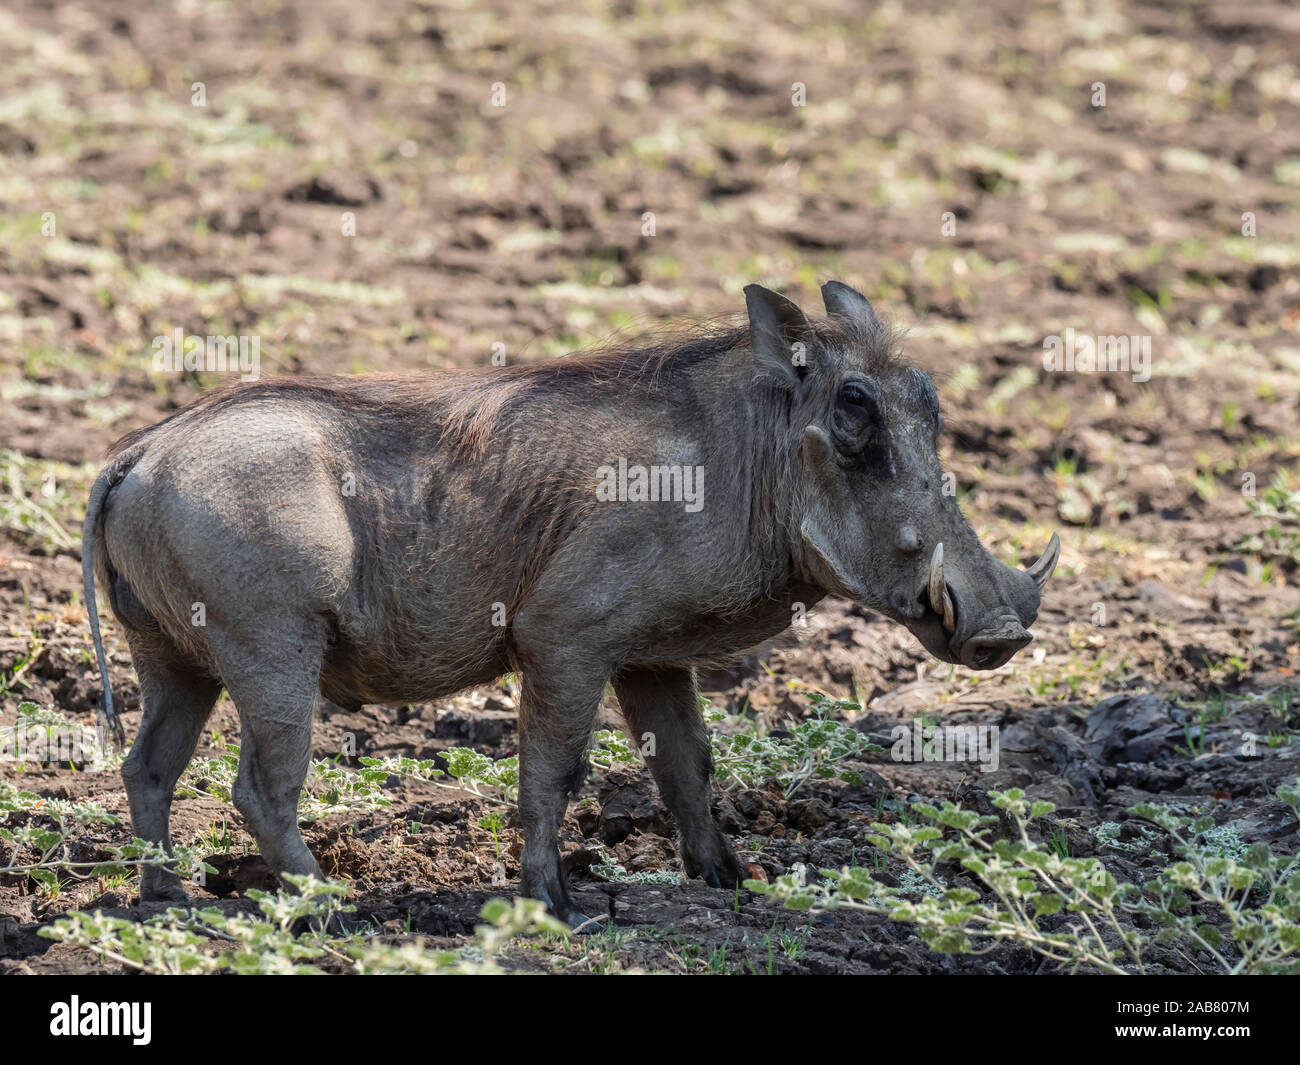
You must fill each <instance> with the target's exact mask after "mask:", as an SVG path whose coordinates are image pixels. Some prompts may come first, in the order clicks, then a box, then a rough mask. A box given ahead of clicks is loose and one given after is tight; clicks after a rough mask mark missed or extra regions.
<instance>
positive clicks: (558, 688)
mask: <svg viewBox="0 0 1300 1065" xmlns="http://www.w3.org/2000/svg"><path fill="white" fill-rule="evenodd" d="M526 669H527V672H525V673H524V674H523V681H522V686H523V690H522V692H521V693H520V700H519V816H520V820H521V821H522V823H523V829H524V851H523V856H522V858H521V860H520V887H521V889H522V891H523V893H524V894H525V895H527V896H529V897H530V898H534V899H539V900H540V901H542V902H544V903H546V905H547V907H548V908H549V909H550V910H551V912H552V913H553V914H555V916H556V917H558V918H559V919H560V920H562V921H566V922H568V924H569V925H570V926H571V927H574V928H577V927H579V926H580V925H582V924H584V923H585V922H586V921H587V918H586V917H585V916H584V915H583V914H582V913H580V912H579V911H578V909H577V907H576V906H575V905H574V903H573V900H572V899H571V898H570V897H569V889H568V883H567V878H566V877H565V875H564V866H563V864H562V862H561V860H560V850H559V828H560V826H561V825H562V824H563V823H564V815H565V813H566V811H567V810H568V806H569V798H570V796H571V795H572V794H573V793H574V792H575V791H576V790H577V789H578V788H579V787H580V786H581V784H582V780H583V778H584V777H585V776H586V772H587V749H588V747H589V746H590V744H591V732H592V728H593V727H594V725H595V722H596V711H597V710H598V709H599V707H600V697H601V695H602V694H603V692H604V689H605V684H606V680H605V678H604V677H595V676H584V675H583V674H582V672H581V670H580V669H578V668H577V667H576V666H574V665H573V664H572V663H570V664H568V666H567V667H566V666H560V665H558V664H551V663H550V662H543V661H539V660H536V659H534V660H533V661H532V663H531V665H530V667H526Z"/></svg>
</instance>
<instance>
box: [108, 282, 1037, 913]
mask: <svg viewBox="0 0 1300 1065" xmlns="http://www.w3.org/2000/svg"><path fill="white" fill-rule="evenodd" d="M822 294H823V297H824V299H825V303H826V310H827V312H828V314H829V317H828V318H827V319H825V320H818V321H809V320H808V319H806V318H805V317H804V315H803V313H802V312H801V311H800V310H799V308H798V307H796V306H795V305H794V304H793V303H791V302H790V301H788V300H786V299H784V298H783V297H781V296H779V295H777V294H776V293H774V292H770V291H768V290H766V289H763V288H760V287H758V286H756V285H751V286H750V287H749V288H747V289H746V290H745V295H746V302H747V305H748V311H749V320H748V324H747V326H745V327H742V328H736V329H731V330H717V329H715V330H712V331H709V332H706V333H696V334H695V335H693V336H690V337H688V338H686V339H684V340H683V341H681V342H679V343H676V344H670V345H659V346H657V347H653V348H649V349H640V350H630V349H623V350H616V351H605V352H601V353H597V354H594V355H587V356H583V357H575V358H567V359H557V360H555V361H552V362H547V363H544V364H541V365H531V366H521V367H513V368H509V369H498V370H488V371H483V372H471V373H449V374H440V375H435V376H419V377H350V378H349V377H339V378H316V379H311V378H300V379H294V380H283V381H263V382H257V383H251V384H245V385H238V386H236V387H233V388H231V389H229V390H226V391H222V392H219V393H216V394H213V395H208V396H205V397H203V398H202V399H200V400H199V401H198V402H196V403H194V404H192V405H191V406H189V407H187V408H185V409H184V410H181V411H179V412H178V413H176V414H174V415H172V416H171V417H169V418H167V419H166V420H165V421H163V422H160V423H159V424H158V425H155V426H152V427H150V428H146V429H141V430H138V431H136V432H133V433H131V434H129V435H128V436H126V437H124V438H123V439H122V440H121V441H120V442H119V443H118V444H117V445H116V447H115V448H114V451H113V454H112V458H111V460H110V461H109V463H108V465H107V466H106V467H105V469H104V471H103V472H102V473H101V474H100V476H99V478H98V480H96V482H95V486H94V488H93V490H92V491H91V494H90V503H89V508H88V510H87V513H86V525H85V541H84V543H85V548H84V566H85V579H86V601H87V603H88V604H89V611H90V618H91V629H92V633H93V635H94V639H95V651H96V654H97V655H98V659H99V667H100V671H101V673H103V674H104V685H105V692H104V703H105V717H106V720H107V723H108V725H109V726H110V727H111V728H112V729H113V730H114V734H115V736H116V737H117V738H118V740H119V741H120V740H121V737H122V730H121V725H120V724H119V722H118V720H117V717H116V715H115V714H114V712H113V705H112V695H111V692H110V691H109V690H108V675H107V669H106V666H105V662H104V653H103V647H102V644H101V641H100V636H99V625H98V618H97V613H96V607H95V598H94V595H95V592H94V578H95V577H96V576H98V578H99V581H100V584H101V586H102V587H103V588H105V589H106V590H107V592H108V596H109V601H110V603H111V605H112V610H113V613H114V615H115V616H116V617H117V619H118V620H119V621H120V622H121V624H122V626H123V628H124V630H125V632H126V637H127V640H128V642H129V643H130V645H131V653H132V656H133V658H134V661H135V667H136V672H137V673H138V674H139V677H140V688H141V695H142V697H143V702H144V716H143V720H142V721H141V723H140V728H139V733H138V735H137V736H136V740H135V745H134V747H133V748H132V750H131V753H130V756H129V757H128V758H127V759H126V761H125V763H124V764H123V766H122V776H123V778H124V780H125V782H126V789H127V794H128V797H129V799H130V804H131V817H132V820H133V822H134V825H135V831H136V832H137V833H138V834H139V835H140V836H143V837H145V838H147V839H151V840H156V841H159V842H161V843H165V844H166V843H169V817H170V809H171V801H172V793H173V790H174V788H175V785H176V780H177V778H178V777H179V776H180V774H181V772H182V770H184V768H185V766H186V765H187V764H188V762H189V761H190V758H191V757H192V756H193V753H194V748H195V745H196V743H197V740H198V737H199V733H200V731H201V729H202V727H203V724H204V721H205V720H206V718H207V716H208V714H209V712H210V711H211V710H212V707H213V704H214V703H215V702H216V699H217V696H218V694H219V692H220V690H221V688H222V687H223V686H224V687H225V689H226V690H227V691H228V692H229V694H230V697H231V699H232V700H233V702H234V704H235V706H236V707H237V709H238V711H239V716H240V721H241V726H242V741H241V748H240V761H239V774H238V778H237V780H236V783H235V786H234V802H235V805H236V806H237V807H238V808H239V810H240V811H241V812H242V813H243V815H244V817H245V818H246V820H247V822H248V825H249V827H250V828H251V829H252V831H253V834H254V835H255V836H256V837H257V841H258V844H259V846H260V847H261V850H262V854H263V856H264V857H265V858H266V860H267V861H268V862H269V863H270V864H271V865H272V866H273V867H274V868H275V869H276V870H277V871H280V872H290V873H311V874H316V875H319V872H320V870H319V868H318V866H317V864H316V861H315V859H314V858H313V857H312V855H311V854H310V852H309V851H308V850H307V847H306V846H305V845H304V843H303V841H302V837H301V836H300V834H299V832H298V818H297V804H298V797H299V793H300V791H301V789H302V784H303V780H304V777H305V774H306V771H307V766H308V761H309V758H310V753H311V729H312V710H313V704H314V701H315V698H316V695H317V692H318V691H319V692H321V693H323V694H324V695H325V696H326V697H327V698H328V699H330V700H332V701H333V702H335V703H338V704H340V705H343V706H353V707H355V706H359V705H361V704H367V703H390V704H391V703H397V704H401V703H407V702H414V701H421V700H427V699H435V698H438V697H440V696H445V695H448V694H450V693H452V692H456V691H459V690H461V689H463V688H466V687H469V686H471V685H475V684H482V683H485V682H489V681H492V680H494V679H496V678H498V677H500V676H501V675H502V674H504V673H506V672H509V671H514V672H515V673H517V674H518V675H519V677H520V678H521V684H522V691H521V695H520V705H519V730H520V747H519V751H520V789H519V810H520V816H521V819H522V825H523V830H524V840H525V843H524V850H523V856H522V860H521V866H522V887H523V890H524V891H525V892H527V893H528V894H529V895H531V896H533V897H534V898H538V899H541V900H543V901H545V902H546V903H547V904H548V905H549V906H550V907H551V909H552V910H553V911H554V912H555V913H556V914H557V915H559V916H560V917H562V918H566V919H569V920H571V921H574V922H575V923H576V922H579V921H581V919H582V918H581V915H580V914H578V913H577V912H576V911H575V908H574V906H573V903H572V901H571V900H570V897H569V893H568V891H567V889H566V886H565V878H564V873H563V869H562V866H561V863H560V858H559V852H558V849H557V830H558V827H559V824H560V822H561V820H562V818H563V816H564V812H565V808H566V804H567V802H568V799H569V796H570V795H571V793H572V792H573V790H574V789H575V788H576V787H577V785H578V783H579V782H580V780H581V778H582V774H583V768H584V765H585V762H586V750H587V746H588V743H589V741H590V737H591V732H592V726H593V722H594V719H595V715H596V711H597V708H598V705H599V703H600V699H601V696H602V694H603V693H604V691H605V686H606V685H607V684H608V683H610V682H611V681H612V682H613V685H614V690H615V692H616V694H617V696H618V702H619V705H620V707H621V709H622V713H623V716H624V718H625V719H626V721H627V724H628V727H629V729H630V731H631V733H632V734H633V735H634V736H636V737H643V736H645V735H646V734H647V733H651V734H653V735H654V737H655V742H654V753H653V756H651V757H650V758H649V759H648V760H649V762H650V768H651V770H652V772H653V774H654V777H655V780H656V781H657V783H658V785H659V790H660V793H661V794H662V796H663V799H664V802H665V803H666V804H667V805H668V807H669V809H670V810H671V811H672V813H673V815H674V817H675V818H676V821H677V826H678V830H679V833H680V837H681V839H680V844H681V852H682V859H683V862H684V864H685V867H686V871H687V873H689V874H690V875H692V876H698V877H703V878H704V879H705V880H706V881H708V882H709V883H711V884H714V885H717V886H730V885H733V884H735V883H737V882H738V881H739V880H740V879H741V877H742V876H743V875H744V874H743V871H742V867H741V865H740V863H739V862H738V861H737V859H736V856H735V853H734V852H733V850H732V846H731V844H730V842H729V841H728V840H727V838H726V837H725V836H724V835H723V834H722V832H721V831H720V830H719V829H718V827H717V826H716V824H715V823H714V821H713V817H712V814H711V811H710V796H711V781H710V748H709V739H708V736H707V735H706V732H705V729H704V725H703V722H702V720H701V715H700V708H699V703H698V700H697V698H696V688H695V680H694V673H693V667H694V665H696V664H697V663H700V662H703V661H716V660H717V659H718V658H719V657H721V656H726V655H730V654H734V653H736V652H739V651H741V650H743V649H745V648H748V647H751V646H753V645H754V644H757V643H759V642H761V641H763V640H765V639H768V638H769V637H771V636H774V635H776V634H777V633H779V632H781V631H782V630H784V629H785V628H787V627H788V626H789V625H790V623H791V620H792V618H793V617H794V616H796V615H797V614H798V612H799V609H800V606H801V605H802V607H803V608H807V607H810V606H811V605H812V604H814V603H816V602H817V601H818V600H820V599H822V598H823V597H824V596H827V595H839V596H844V597H846V598H849V599H853V600H856V601H857V602H859V603H862V604H863V605H865V606H867V607H869V608H871V609H872V610H875V611H878V612H879V613H881V614H884V615H885V616H887V617H889V618H892V619H893V620H895V621H898V622H900V623H901V624H903V625H905V626H907V628H908V629H910V630H911V631H912V632H913V633H914V634H915V635H916V636H917V637H918V638H919V639H920V641H921V642H922V643H923V644H924V645H925V647H926V648H927V649H928V650H929V651H930V653H932V654H934V655H935V656H937V657H939V658H942V659H943V660H945V661H948V662H957V663H961V664H963V665H966V666H969V667H970V668H972V669H993V668H995V667H997V666H1000V665H1002V664H1003V663H1004V662H1006V661H1007V660H1008V659H1009V658H1010V657H1011V656H1012V655H1013V654H1014V653H1015V652H1016V651H1017V650H1019V649H1020V648H1021V647H1023V646H1024V645H1025V644H1026V643H1028V642H1029V640H1030V634H1029V632H1028V631H1027V628H1028V626H1029V625H1030V624H1032V623H1033V621H1034V619H1035V618H1036V616H1037V611H1038V605H1039V596H1040V592H1041V589H1042V587H1043V586H1044V584H1045V583H1046V581H1047V578H1048V577H1049V576H1050V574H1051V572H1052V570H1053V568H1054V566H1055V564H1056V558H1057V553H1058V551H1059V546H1058V541H1057V539H1056V537H1055V536H1053V538H1052V542H1051V545H1050V546H1049V547H1048V549H1047V551H1046V552H1045V554H1044V555H1043V557H1042V558H1040V559H1039V560H1038V561H1037V562H1035V563H1034V564H1033V565H1032V566H1030V567H1029V569H1028V570H1017V569H1012V568H1010V567H1008V566H1005V565H1003V564H1002V563H1001V562H998V561H996V560H995V559H994V558H992V557H991V556H990V555H989V553H988V552H987V551H986V550H985V549H984V547H983V546H982V545H981V544H980V541H979V539H978V538H977V537H976V535H975V533H974V532H973V531H972V530H971V528H970V526H969V525H968V524H967V523H966V521H965V519H964V518H963V517H962V514H961V511H960V510H959V509H958V507H957V504H956V502H955V500H954V499H952V498H951V496H950V495H948V494H945V493H944V492H943V491H942V471H941V469H940V466H939V459H938V455H937V453H936V449H935V448H936V441H937V440H938V437H939V433H940V430H941V428H942V424H943V422H942V418H941V417H940V414H939V400H938V396H937V395H936V393H935V388H934V385H933V383H932V382H931V380H930V378H929V376H928V375H927V374H925V373H924V372H922V371H921V370H919V369H917V368H915V367H914V366H911V365H909V364H908V363H907V362H906V361H904V360H903V359H902V358H901V357H900V356H899V355H898V354H897V352H896V346H897V345H896V342H895V339H894V337H893V336H892V335H891V334H890V332H889V331H888V330H887V329H886V328H884V327H883V326H882V325H881V323H880V322H879V321H878V320H877V318H876V315H875V313H874V312H873V311H872V308H871V305H870V304H869V303H868V302H867V300H866V299H865V298H864V297H863V296H862V295H860V294H859V293H857V292H855V291H854V290H853V289H851V288H848V287H847V286H845V285H841V284H839V283H837V282H831V283H829V284H827V285H826V286H825V287H824V288H823V290H822ZM649 482H653V483H652V484H651V483H649ZM686 488H689V492H685V493H684V492H683V489H686ZM676 495H684V498H674V496H676ZM141 894H142V895H143V896H144V897H146V898H159V897H161V898H168V899H180V898H183V897H184V892H183V891H182V889H181V885H180V882H179V880H178V878H177V877H176V875H175V874H174V873H172V872H169V871H167V870H163V869H156V868H155V869H146V870H145V872H144V877H143V884H142V886H141Z"/></svg>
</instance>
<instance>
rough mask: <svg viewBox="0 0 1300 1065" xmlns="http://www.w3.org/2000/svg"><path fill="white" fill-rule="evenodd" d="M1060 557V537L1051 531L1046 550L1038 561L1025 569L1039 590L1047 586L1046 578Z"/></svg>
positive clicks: (1049, 575)
mask: <svg viewBox="0 0 1300 1065" xmlns="http://www.w3.org/2000/svg"><path fill="white" fill-rule="evenodd" d="M1060 557H1061V538H1060V537H1059V536H1057V535H1056V533H1052V539H1051V542H1050V543H1048V545H1047V550H1046V551H1044V552H1043V553H1042V554H1041V555H1040V556H1039V557H1038V561H1037V562H1035V563H1034V564H1033V565H1032V566H1030V567H1029V568H1028V569H1026V570H1025V572H1026V573H1028V574H1029V576H1031V577H1033V578H1034V583H1035V584H1037V585H1038V590H1039V591H1040V592H1041V591H1042V590H1043V589H1044V588H1046V587H1047V579H1048V578H1049V577H1051V575H1052V572H1053V571H1054V570H1055V569H1056V563H1057V561H1058V560H1059V559H1060Z"/></svg>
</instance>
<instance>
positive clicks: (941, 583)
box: [926, 541, 956, 632]
mask: <svg viewBox="0 0 1300 1065" xmlns="http://www.w3.org/2000/svg"><path fill="white" fill-rule="evenodd" d="M926 592H927V594H928V595H929V597H930V609H931V610H933V611H934V612H935V613H936V614H938V615H939V616H940V617H942V618H943V627H944V628H945V629H947V630H948V631H949V632H952V631H953V630H954V629H955V628H956V622H955V620H954V618H953V609H952V597H951V596H949V594H948V584H947V582H946V581H945V580H944V579H943V543H942V541H941V542H939V543H937V544H935V545H934V554H933V555H932V556H931V557H930V578H929V581H928V583H927V585H926Z"/></svg>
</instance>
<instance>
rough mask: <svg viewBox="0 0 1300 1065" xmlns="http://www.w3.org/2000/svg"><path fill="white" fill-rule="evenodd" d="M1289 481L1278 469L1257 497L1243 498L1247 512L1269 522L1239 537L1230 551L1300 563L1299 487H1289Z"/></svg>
mask: <svg viewBox="0 0 1300 1065" xmlns="http://www.w3.org/2000/svg"><path fill="white" fill-rule="evenodd" d="M1290 484H1291V480H1290V478H1289V477H1287V475H1286V473H1285V472H1282V473H1279V474H1278V475H1277V476H1276V477H1275V478H1274V479H1273V482H1272V484H1271V485H1270V486H1269V487H1268V488H1266V489H1265V490H1264V491H1263V492H1262V493H1261V494H1260V497H1259V498H1258V499H1247V500H1246V506H1247V508H1249V510H1250V512H1251V514H1253V515H1254V516H1255V517H1257V518H1265V519H1267V520H1268V521H1269V525H1268V526H1267V527H1266V528H1264V529H1263V530H1261V531H1260V532H1257V533H1252V534H1250V535H1249V536H1245V537H1243V538H1242V539H1241V540H1239V541H1238V542H1237V544H1236V545H1235V546H1234V547H1233V550H1234V551H1241V552H1245V553H1248V554H1253V555H1257V556H1258V557H1259V558H1261V559H1270V558H1273V559H1285V560H1286V561H1288V562H1290V563H1291V564H1292V565H1300V490H1295V489H1292V488H1291V487H1290Z"/></svg>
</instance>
